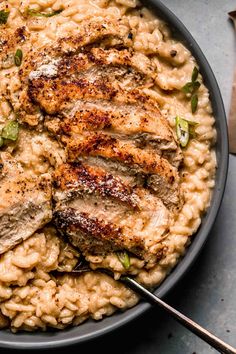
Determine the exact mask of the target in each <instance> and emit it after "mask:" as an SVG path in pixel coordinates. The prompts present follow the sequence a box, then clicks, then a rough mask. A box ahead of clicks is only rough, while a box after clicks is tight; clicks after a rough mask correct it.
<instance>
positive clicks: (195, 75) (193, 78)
mask: <svg viewBox="0 0 236 354" xmlns="http://www.w3.org/2000/svg"><path fill="white" fill-rule="evenodd" d="M198 74H199V71H198V68H197V67H196V66H194V68H193V72H192V82H195V81H196V80H197V78H198Z"/></svg>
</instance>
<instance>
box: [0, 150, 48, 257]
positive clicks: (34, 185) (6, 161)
mask: <svg viewBox="0 0 236 354" xmlns="http://www.w3.org/2000/svg"><path fill="white" fill-rule="evenodd" d="M0 166H1V174H0V179H1V183H0V195H1V198H0V224H1V230H0V254H1V253H4V252H6V251H7V250H8V249H10V248H12V247H14V246H15V245H16V244H18V243H20V242H22V240H25V239H27V238H28V237H30V236H31V235H32V234H33V233H34V232H35V231H37V230H38V229H39V228H41V227H43V226H44V225H45V224H47V223H48V222H49V221H50V220H51V218H52V208H51V197H52V196H51V176H50V175H49V174H43V175H41V176H40V177H38V178H32V177H30V176H29V175H27V174H26V173H25V172H24V171H23V170H22V168H21V167H20V165H19V164H18V163H17V162H16V161H15V160H14V159H13V158H12V157H11V155H9V154H8V153H2V154H1V165H0Z"/></svg>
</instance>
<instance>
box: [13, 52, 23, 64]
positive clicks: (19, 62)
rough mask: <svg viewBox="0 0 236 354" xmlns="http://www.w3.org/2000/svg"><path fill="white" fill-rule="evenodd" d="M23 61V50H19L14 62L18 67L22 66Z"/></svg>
mask: <svg viewBox="0 0 236 354" xmlns="http://www.w3.org/2000/svg"><path fill="white" fill-rule="evenodd" d="M22 59H23V52H22V50H21V49H17V51H16V53H15V56H14V61H15V64H16V66H21V63H22Z"/></svg>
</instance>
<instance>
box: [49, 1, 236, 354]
mask: <svg viewBox="0 0 236 354" xmlns="http://www.w3.org/2000/svg"><path fill="white" fill-rule="evenodd" d="M164 3H165V4H166V5H167V6H168V7H169V8H170V9H171V10H172V11H173V12H174V13H175V14H176V15H177V16H178V17H179V18H180V19H181V20H182V21H183V23H184V24H185V25H186V27H187V28H188V29H189V31H190V32H191V33H192V35H193V36H194V38H195V39H196V40H197V42H198V44H199V45H200V47H201V48H202V50H203V52H204V53H205V55H206V57H207V59H208V61H209V63H210V65H211V67H212V69H213V71H214V73H215V75H216V78H217V81H218V83H219V86H220V89H221V92H222V95H223V100H224V103H225V109H226V113H228V111H229V104H230V95H231V84H232V75H233V68H234V64H235V57H236V38H235V37H234V32H233V27H232V24H231V23H230V22H229V21H228V17H227V12H228V11H230V10H232V9H233V8H236V0H165V1H164ZM167 301H168V302H169V303H170V304H172V305H174V306H175V307H176V308H178V309H179V310H180V311H182V312H183V313H185V314H186V315H188V316H189V317H191V318H192V319H194V320H195V321H197V322H199V324H201V325H203V326H204V327H206V328H208V329H209V330H210V331H212V332H214V333H215V334H216V335H218V336H219V337H221V338H222V339H223V340H225V341H227V342H229V343H230V344H231V345H234V346H235V347H236V156H230V164H229V174H228V182H227V187H226V191H225V196H224V199H223V203H222V206H221V209H220V212H219V214H218V217H217V220H216V223H215V225H214V227H213V229H212V232H211V235H210V237H209V241H208V242H207V244H206V246H205V247H204V250H203V252H202V253H201V255H200V256H199V258H198V260H197V262H196V263H195V265H194V267H193V268H192V269H191V270H190V272H189V273H188V274H187V276H185V278H184V280H183V281H182V282H181V283H180V284H179V285H178V286H177V287H176V288H175V289H174V290H173V291H172V293H171V294H170V295H169V296H168V297H167ZM52 351H53V352H54V350H50V353H51V352H52ZM67 351H68V352H69V351H70V352H71V353H86V354H87V353H92V352H97V353H102V354H106V353H107V354H108V353H109V354H114V353H119V354H126V353H127V354H154V353H157V354H208V353H209V354H211V353H216V351H215V350H213V349H212V348H210V347H209V346H208V345H207V344H205V343H204V342H202V341H201V340H200V339H198V338H197V337H196V336H194V335H193V334H191V333H190V332H188V331H187V330H186V329H184V328H183V327H182V326H181V325H179V324H177V323H176V322H175V321H174V320H172V319H171V318H170V317H169V316H168V315H166V314H164V313H163V312H162V311H161V310H159V309H155V308H152V310H150V311H149V312H147V313H146V314H145V315H144V316H142V317H140V318H138V319H136V320H135V321H134V322H132V323H130V324H128V325H127V326H126V327H124V328H122V329H120V330H117V331H116V332H113V333H111V334H109V335H107V336H105V337H102V338H100V339H98V340H96V341H94V342H91V343H86V344H82V345H77V346H75V347H72V348H70V349H69V348H68V349H65V348H64V349H63V350H59V349H57V350H56V352H57V353H59V352H60V353H61V352H63V353H66V352H67Z"/></svg>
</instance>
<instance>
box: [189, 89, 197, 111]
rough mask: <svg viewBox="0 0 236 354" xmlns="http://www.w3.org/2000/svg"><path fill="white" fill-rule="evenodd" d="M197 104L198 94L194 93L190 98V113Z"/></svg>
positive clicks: (195, 108)
mask: <svg viewBox="0 0 236 354" xmlns="http://www.w3.org/2000/svg"><path fill="white" fill-rule="evenodd" d="M197 106H198V95H197V94H196V93H195V94H194V95H193V96H192V98H191V109H192V113H195V112H196V110H197Z"/></svg>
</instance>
